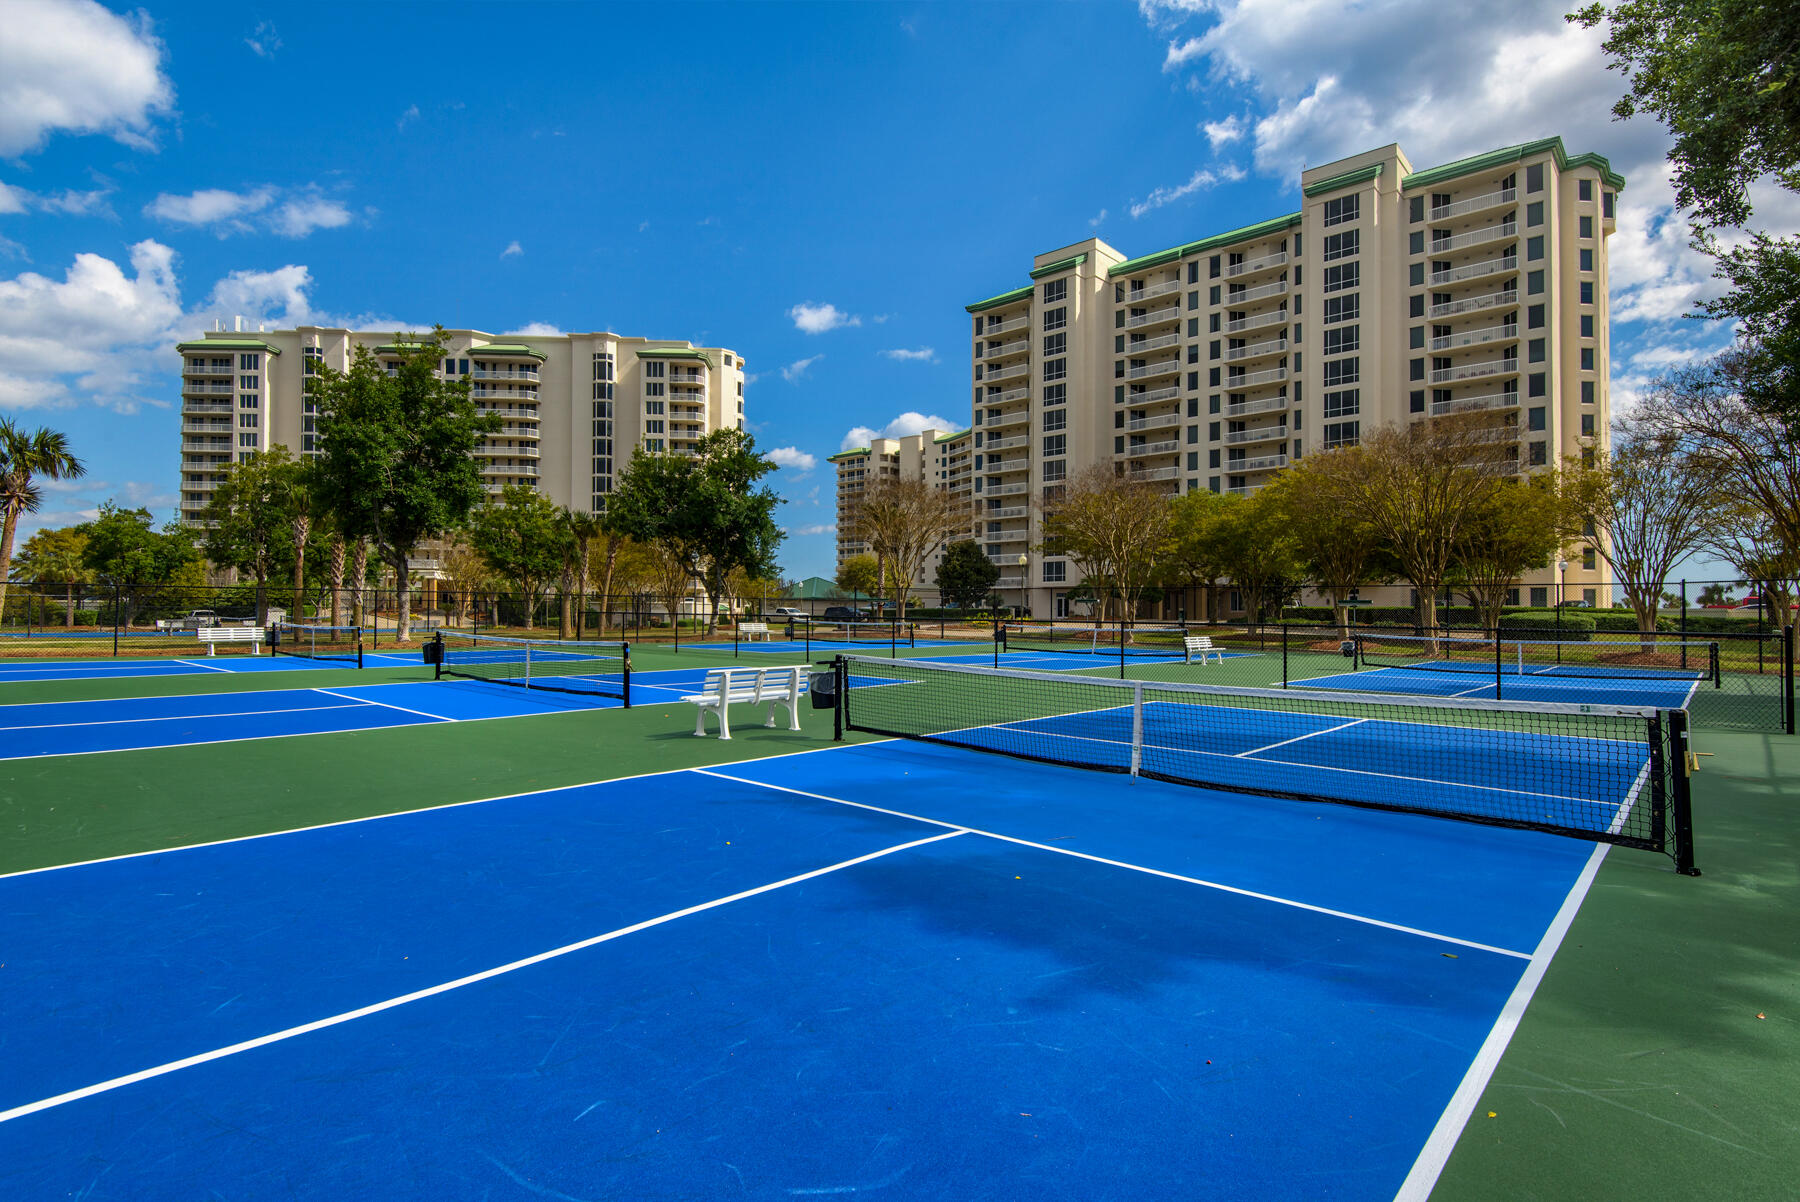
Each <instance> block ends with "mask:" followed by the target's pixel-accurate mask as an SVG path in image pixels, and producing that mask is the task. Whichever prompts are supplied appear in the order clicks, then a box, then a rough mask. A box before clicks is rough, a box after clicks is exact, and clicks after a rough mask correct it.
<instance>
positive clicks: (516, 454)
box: [474, 442, 538, 459]
mask: <svg viewBox="0 0 1800 1202" xmlns="http://www.w3.org/2000/svg"><path fill="white" fill-rule="evenodd" d="M474 453H475V454H477V455H492V456H493V457H495V458H496V459H536V458H537V457H538V449H537V448H536V447H501V446H495V445H494V444H493V443H491V442H483V443H477V444H476V446H475V451H474Z"/></svg>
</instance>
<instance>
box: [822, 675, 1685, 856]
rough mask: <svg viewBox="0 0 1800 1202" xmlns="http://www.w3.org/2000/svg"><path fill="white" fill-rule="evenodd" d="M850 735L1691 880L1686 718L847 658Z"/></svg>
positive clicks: (845, 718)
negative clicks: (1345, 815) (1643, 866)
mask: <svg viewBox="0 0 1800 1202" xmlns="http://www.w3.org/2000/svg"><path fill="white" fill-rule="evenodd" d="M837 663H838V672H839V674H840V680H839V688H838V697H839V706H840V711H839V720H840V722H841V724H842V726H843V728H844V729H847V730H854V731H865V732H868V733H871V734H881V735H890V736H896V737H900V738H909V739H922V740H927V741H930V742H935V743H946V744H952V745H955V746H958V747H963V748H968V749H970V750H974V751H985V752H994V753H997V754H1001V755H1008V756H1016V757H1019V758H1021V759H1028V760H1038V761H1042V762H1046V763H1052V764H1062V765H1067V766H1071V767H1077V768H1086V769H1093V770H1096V771H1102V772H1122V773H1123V772H1128V773H1130V774H1132V775H1133V776H1148V777H1152V778H1154V779H1157V780H1165V781H1172V782H1176V783H1179V784H1186V785H1197V786H1200V787H1202V788H1208V789H1219V790H1224V791H1228V792H1233V793H1248V794H1256V795H1261V796H1267V797H1278V798H1290V799H1294V800H1300V801H1322V802H1338V803H1344V804H1349V805H1356V806H1366V807H1372V808H1377V809H1389V810H1405V811H1410V812H1415V813H1423V814H1431V815H1435V816H1439V817H1445V818H1455V819H1459V820H1462V821H1467V822H1477V823H1485V824H1490V825H1498V826H1509V827H1522V828H1528V829H1533V830H1541V831H1550V832H1554V833H1556V834H1561V835H1572V836H1576V837H1580V838H1584V839H1592V840H1597V841H1600V842H1606V843H1617V844H1622V845H1625V846H1629V847H1641V848H1648V849H1651V850H1655V851H1661V852H1666V853H1668V854H1669V855H1671V856H1673V857H1674V859H1675V861H1676V866H1677V867H1678V868H1679V869H1680V870H1681V871H1683V872H1690V871H1692V866H1693V846H1692V835H1691V823H1690V822H1689V819H1688V813H1689V809H1688V800H1687V798H1688V794H1687V776H1686V771H1685V769H1686V764H1687V760H1686V757H1685V752H1686V729H1687V721H1686V719H1687V715H1686V713H1685V712H1683V711H1680V710H1674V711H1658V710H1655V709H1645V708H1637V707H1625V706H1599V705H1528V704H1523V703H1518V702H1496V701H1486V702H1478V701H1465V700H1454V699H1437V698H1407V699H1405V700H1397V699H1396V698H1394V697H1393V696H1392V695H1375V694H1359V693H1344V694H1331V695H1325V694H1311V693H1295V692H1289V691H1287V690H1283V689H1244V688H1227V687H1222V686H1208V685H1195V684H1177V683H1165V682H1154V681H1115V680H1103V679H1100V678H1097V677H1091V676H1073V675H1065V674H1054V673H1045V672H1025V671H1010V670H1007V669H992V668H972V667H963V666H958V665H950V664H936V663H926V662H922V661H919V660H889V659H874V658H869V657H864V656H840V657H839V658H838V661H837Z"/></svg>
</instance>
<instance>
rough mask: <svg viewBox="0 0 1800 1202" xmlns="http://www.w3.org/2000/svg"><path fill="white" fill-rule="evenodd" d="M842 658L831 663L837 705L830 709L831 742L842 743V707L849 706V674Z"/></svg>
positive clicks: (839, 657)
mask: <svg viewBox="0 0 1800 1202" xmlns="http://www.w3.org/2000/svg"><path fill="white" fill-rule="evenodd" d="M847 669H848V664H846V662H845V660H844V657H843V656H841V655H840V656H838V657H836V658H835V659H833V660H832V661H831V675H832V681H833V683H834V684H835V685H836V686H837V703H836V704H835V705H833V706H832V707H831V741H832V742H833V743H842V742H843V741H844V707H845V706H847V705H849V704H850V700H849V698H850V673H849V672H848V670H847Z"/></svg>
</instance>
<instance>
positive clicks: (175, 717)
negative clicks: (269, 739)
mask: <svg viewBox="0 0 1800 1202" xmlns="http://www.w3.org/2000/svg"><path fill="white" fill-rule="evenodd" d="M319 691H320V692H323V691H324V690H322V689H321V690H319ZM332 696H334V697H335V696H337V694H336V693H333V694H332ZM146 700H147V699H146ZM156 700H162V698H157V699H156ZM175 700H177V701H179V700H180V698H175ZM347 700H350V701H354V700H355V698H354V697H352V698H347ZM355 708H356V706H354V705H296V706H292V707H290V708H287V709H273V710H234V711H232V712H230V713H220V714H163V715H161V716H158V717H154V718H96V719H94V720H93V721H92V722H39V723H36V724H34V725H30V726H0V731H9V730H61V729H63V728H64V727H74V726H135V725H137V724H138V723H140V722H189V721H195V722H197V721H199V720H201V719H203V718H260V717H262V716H263V715H265V714H305V713H310V712H312V711H314V710H350V709H355ZM7 758H10V757H7V756H0V759H7Z"/></svg>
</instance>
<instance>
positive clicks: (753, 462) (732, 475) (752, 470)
mask: <svg viewBox="0 0 1800 1202" xmlns="http://www.w3.org/2000/svg"><path fill="white" fill-rule="evenodd" d="M774 470H775V465H774V464H773V463H771V462H770V461H769V460H768V459H767V458H765V457H764V456H761V455H758V454H757V453H756V440H755V439H753V438H752V437H751V436H750V435H748V434H746V433H744V432H743V431H741V430H732V429H725V430H714V431H713V432H712V433H711V434H708V435H707V436H706V437H705V438H703V439H701V440H700V442H699V444H698V447H697V448H696V450H695V451H694V453H693V454H691V455H689V454H676V453H671V454H659V453H650V452H645V451H643V450H639V451H638V452H637V453H636V454H634V455H633V456H632V457H631V461H630V462H629V463H628V464H626V466H625V471H624V473H623V474H622V475H621V476H620V478H619V483H618V487H617V489H616V490H615V491H614V492H613V494H612V496H611V498H610V499H609V500H608V502H607V507H606V512H607V520H608V522H609V523H610V524H616V525H617V527H618V529H619V530H620V531H621V532H622V533H624V534H626V535H628V536H630V537H631V538H634V539H637V540H638V541H639V542H644V543H650V544H654V545H656V546H657V547H659V548H661V549H663V550H665V551H667V552H668V553H669V554H670V555H671V556H673V557H674V559H675V560H676V562H677V563H679V564H680V565H682V566H683V567H685V568H686V569H687V571H688V574H689V576H691V577H697V578H698V579H699V580H700V581H701V584H702V587H704V589H705V590H706V594H707V598H708V601H709V605H708V610H709V616H708V628H709V629H710V628H711V627H712V625H713V624H714V623H715V622H716V621H717V617H718V606H719V602H720V600H721V599H722V598H723V597H724V595H725V591H726V581H727V579H728V578H729V577H730V575H731V573H732V572H733V571H734V570H736V569H740V568H741V569H743V570H744V571H746V572H750V573H752V574H753V575H758V576H767V575H773V574H774V573H775V572H776V571H777V567H776V563H775V550H776V548H777V547H778V546H779V545H780V543H781V538H782V533H781V529H780V527H778V526H777V525H776V524H775V507H776V506H777V505H779V504H780V503H781V499H780V498H779V497H777V496H776V495H775V493H774V492H773V491H772V490H770V489H768V488H759V487H757V481H758V480H761V479H762V478H763V477H764V476H766V475H768V474H769V473H770V472H772V471H774Z"/></svg>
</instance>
